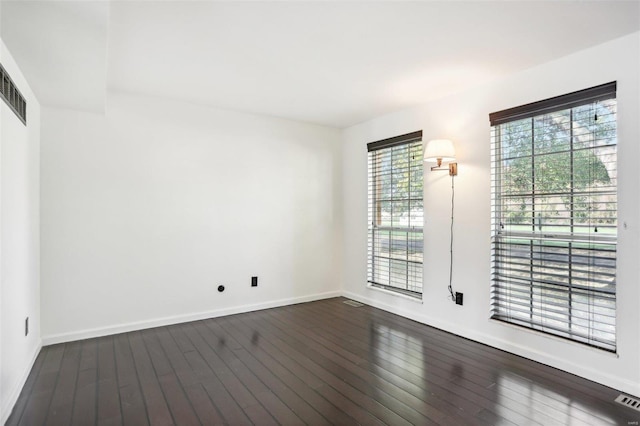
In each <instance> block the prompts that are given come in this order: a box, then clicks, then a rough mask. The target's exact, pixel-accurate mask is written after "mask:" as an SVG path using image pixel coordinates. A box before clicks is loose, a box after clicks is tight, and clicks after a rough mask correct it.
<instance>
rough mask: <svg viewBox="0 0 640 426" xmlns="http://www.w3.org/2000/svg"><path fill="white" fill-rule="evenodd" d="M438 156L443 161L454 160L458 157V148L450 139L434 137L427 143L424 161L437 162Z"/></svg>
mask: <svg viewBox="0 0 640 426" xmlns="http://www.w3.org/2000/svg"><path fill="white" fill-rule="evenodd" d="M438 158H441V159H442V161H454V160H455V159H456V150H455V148H454V147H453V142H451V141H450V140H449V139H433V140H430V141H429V142H428V143H427V147H426V148H425V150H424V161H430V162H434V163H435V162H437V160H438Z"/></svg>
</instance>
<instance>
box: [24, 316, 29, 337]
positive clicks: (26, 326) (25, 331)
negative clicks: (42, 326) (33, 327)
mask: <svg viewBox="0 0 640 426" xmlns="http://www.w3.org/2000/svg"><path fill="white" fill-rule="evenodd" d="M24 335H25V336H28V335H29V317H27V318H25V320H24Z"/></svg>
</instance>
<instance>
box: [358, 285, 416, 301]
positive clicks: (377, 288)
mask: <svg viewBox="0 0 640 426" xmlns="http://www.w3.org/2000/svg"><path fill="white" fill-rule="evenodd" d="M367 288H368V289H370V290H375V291H379V292H381V293H385V294H388V295H391V296H396V297H400V298H402V299H407V300H410V301H412V302H414V303H419V304H421V305H422V304H423V303H424V302H423V301H422V295H421V296H420V297H419V298H418V297H414V296H409V295H408V294H403V293H400V292H397V291H393V290H387V289H386V288H381V287H378V286H375V285H372V284H367Z"/></svg>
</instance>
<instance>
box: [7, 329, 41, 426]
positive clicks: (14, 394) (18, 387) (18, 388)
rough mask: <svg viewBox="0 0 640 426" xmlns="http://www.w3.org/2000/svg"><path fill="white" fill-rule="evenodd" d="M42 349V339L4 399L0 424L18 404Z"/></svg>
mask: <svg viewBox="0 0 640 426" xmlns="http://www.w3.org/2000/svg"><path fill="white" fill-rule="evenodd" d="M40 349H42V341H41V340H39V341H38V344H37V345H36V347H35V349H34V351H33V353H32V354H31V357H30V358H31V359H30V360H29V362H28V363H27V365H26V366H25V368H24V370H23V371H22V374H21V376H20V379H19V380H18V381H17V382H16V383H15V384H14V385H13V387H12V388H11V389H9V392H8V394H9V396H8V397H7V398H6V399H5V400H4V401H2V409H1V410H0V413H2V416H0V424H5V423H6V422H7V420H8V419H9V416H10V415H11V412H12V411H13V407H14V406H15V405H16V402H18V397H19V396H20V392H22V388H23V387H24V384H25V383H26V382H27V379H28V378H29V373H31V369H32V368H33V364H34V363H35V362H36V358H38V354H39V353H40Z"/></svg>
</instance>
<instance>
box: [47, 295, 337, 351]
mask: <svg viewBox="0 0 640 426" xmlns="http://www.w3.org/2000/svg"><path fill="white" fill-rule="evenodd" d="M341 295H342V292H340V291H329V292H326V293H317V294H312V295H308V296H302V297H292V298H288V299H279V300H272V301H269V302H264V303H256V304H253V305H241V306H234V307H231V308H225V309H217V310H213V311H207V312H198V313H195V314H184V315H174V316H170V317H164V318H156V319H151V320H144V321H136V322H130V323H126V324H119V325H115V326H109V327H100V328H92V329H87V330H79V331H72V332H69V333H60V334H53V335H50V336H43V337H42V345H43V346H48V345H55V344H57V343H66V342H73V341H75V340H82V339H91V338H94V337H102V336H109V335H112V334H119V333H126V332H129V331H137V330H144V329H146V328H153V327H162V326H165V325H172V324H180V323H183V322H189V321H199V320H203V319H207V318H216V317H223V316H225V315H234V314H241V313H244V312H252V311H259V310H261V309H269V308H277V307H278V306H286V305H293V304H296V303H304V302H312V301H314V300H321V299H328V298H331V297H338V296H341Z"/></svg>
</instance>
